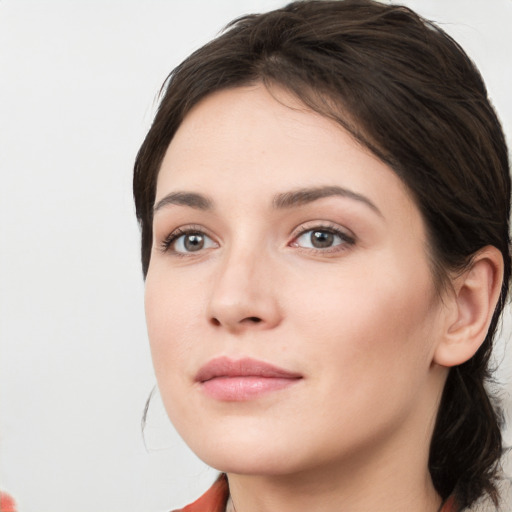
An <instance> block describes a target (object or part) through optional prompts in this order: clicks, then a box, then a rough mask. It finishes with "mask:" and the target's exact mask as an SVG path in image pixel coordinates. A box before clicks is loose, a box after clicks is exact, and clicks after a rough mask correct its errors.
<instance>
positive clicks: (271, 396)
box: [146, 84, 487, 512]
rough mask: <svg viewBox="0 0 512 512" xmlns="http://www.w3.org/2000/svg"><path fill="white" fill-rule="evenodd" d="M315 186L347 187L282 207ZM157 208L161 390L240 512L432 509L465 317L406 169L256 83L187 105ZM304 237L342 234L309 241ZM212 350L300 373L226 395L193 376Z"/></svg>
mask: <svg viewBox="0 0 512 512" xmlns="http://www.w3.org/2000/svg"><path fill="white" fill-rule="evenodd" d="M320 187H340V188H342V189H343V190H348V191H350V193H349V194H348V195H347V194H346V193H345V194H344V195H338V194H335V195H329V196H327V197H321V198H318V199H316V200H314V201H310V202H307V203H302V202H300V201H299V202H296V203H294V204H292V205H286V206H283V205H281V207H276V206H275V204H273V203H275V197H276V196H277V195H279V194H283V193H288V192H290V191H296V190H297V189H301V188H313V189H315V190H318V188H320ZM176 192H187V193H189V192H190V193H194V194H201V195H202V196H205V197H206V198H208V200H209V202H210V203H211V204H209V206H210V207H209V208H208V209H203V208H199V207H198V206H199V205H198V203H197V201H192V202H191V201H190V198H189V199H186V198H185V199H184V200H179V201H175V200H172V199H169V195H170V194H175V193H176ZM174 197H176V196H174ZM180 197H182V198H183V197H184V196H180ZM166 198H167V200H166ZM176 203H180V204H176ZM181 203H183V204H181ZM187 203H188V204H187ZM155 205H158V208H157V209H156V211H155V215H154V247H153V250H152V255H151V263H150V266H149V271H148V275H147V280H146V315H147V324H148V333H149V339H150V344H151V350H152V356H153V362H154V367H155V371H156V376H157V380H158V384H159V388H160V392H161V395H162V398H163V401H164V404H165V406H166V409H167V412H168V414H169V417H170V418H171V421H172V422H173V423H174V425H175V426H176V428H177V430H178V432H179V433H180V434H181V435H182V436H183V438H184V440H185V441H186V442H187V443H188V444H189V446H190V447H191V448H192V450H193V451H194V452H195V453H196V454H197V455H198V456H199V457H201V458H202V459H203V460H204V461H205V462H206V463H208V464H210V465H211V466H213V467H215V468H217V469H219V470H221V471H224V472H227V473H228V478H229V482H230V490H231V496H232V500H233V501H232V504H234V505H235V506H236V510H237V511H238V512H256V511H258V512H263V511H270V510H273V511H275V510H279V511H280V512H286V511H288V510H289V511H292V510H293V511H296V510H308V511H320V510H321V511H330V510H332V511H339V510H344V511H348V512H356V511H358V512H363V511H364V512H368V511H379V512H385V511H389V512H391V511H393V512H399V511H404V512H405V511H408V512H410V511H411V510H414V511H418V512H422V511H429V512H435V511H437V510H438V509H439V506H440V504H441V500H440V498H439V496H438V495H437V494H436V492H435V490H434V488H433V486H432V482H431V479H430V475H429V472H428V467H427V463H428V448H429V443H430V439H431V435H432V430H433V425H434V420H435V414H436V411H437V408H438V404H439V400H440V396H441V392H442V388H443V385H444V382H445V379H446V375H447V368H446V366H443V365H441V364H437V363H436V354H437V353H438V351H439V350H440V348H439V346H440V340H445V339H446V332H447V330H448V329H447V325H455V322H456V320H457V318H458V313H457V310H456V307H455V306H454V304H455V300H453V301H452V300H450V299H448V300H440V299H439V296H438V294H437V293H436V290H435V286H434V282H433V279H432V274H431V269H430V266H429V259H428V252H427V251H428V250H427V240H426V234H425V226H424V223H423V220H422V218H421V215H420V213H419V210H418V208H417V206H416V205H415V204H414V202H413V200H412V199H411V197H410V195H409V194H408V191H407V190H406V188H405V186H404V185H403V183H402V182H401V181H400V179H399V178H398V177H397V176H396V174H395V173H394V172H393V171H392V170H391V169H390V168H389V167H387V166H386V165H385V164H384V163H382V162H381V161H380V160H378V159H377V158H376V157H375V156H373V155H372V154H371V153H369V152H368V151H367V150H366V149H364V148H362V147H361V146H360V145H358V144H357V143H356V142H355V141H354V140H353V139H352V137H351V136H350V135H349V134H348V133H347V132H345V131H344V130H343V129H342V128H341V127H339V126H338V125H336V124H335V123H334V122H332V121H331V120H328V119H326V118H324V117H322V116H320V115H318V114H316V113H313V112H311V111H309V110H308V109H307V108H306V107H304V106H303V105H302V104H301V103H300V102H299V101H298V100H296V99H295V98H293V97H292V96H290V95H289V94H288V93H286V92H285V91H283V90H280V89H278V88H276V89H275V90H274V89H273V90H272V94H271V93H270V92H269V91H268V90H267V89H265V88H264V87H263V86H262V85H259V84H257V85H254V86H251V87H243V88H237V89H232V90H226V91H221V92H218V93H215V94H213V95H211V96H209V97H207V98H206V99H204V100H203V101H202V102H201V103H199V104H198V105H196V106H195V107H194V108H193V110H192V111H191V112H190V113H189V114H188V115H187V116H186V118H185V120H184V121H183V123H182V125H181V126H180V128H179V130H178V131H177V133H176V135H175V137H174V138H173V140H172V142H171V144H170V146H169V148H168V150H167V153H166V155H165V158H164V160H163V163H162V167H161V171H160V174H159V177H158V183H157V194H156V201H155ZM202 206H205V205H202ZM180 228H181V229H182V230H183V229H192V230H193V231H194V232H196V233H204V236H205V237H206V238H203V241H204V246H203V248H200V249H199V250H196V251H188V252H186V251H187V248H186V247H185V245H184V241H185V239H186V235H182V236H181V237H180V234H181V232H178V233H176V230H177V229H180ZM301 229H302V230H303V232H301V231H300V230H301ZM307 230H310V231H307ZM311 230H316V231H321V232H322V233H323V234H324V235H325V234H326V232H327V234H328V232H330V231H333V230H339V232H340V233H341V234H337V235H335V236H334V237H333V238H332V246H331V247H326V248H315V247H313V246H312V242H311V236H310V235H311ZM172 233H175V235H176V236H177V237H178V238H177V239H176V240H175V241H174V242H173V243H171V244H167V247H165V248H164V247H163V245H164V243H165V240H166V239H167V238H168V237H169V235H170V234H172ZM301 233H302V234H301ZM486 268H487V267H486ZM484 273H485V272H484ZM460 288H461V287H459V289H460ZM468 293H469V292H468ZM473 309H474V308H473ZM484 328H485V326H484V327H483V328H482V329H484ZM468 350H469V349H468ZM471 350H473V348H471ZM475 350H476V348H475ZM442 353H443V354H445V355H446V354H452V352H449V351H448V352H447V351H446V350H445V352H442ZM219 356H227V357H230V358H232V359H238V358H242V357H251V358H254V359H258V360H262V361H265V362H268V363H270V364H273V365H276V366H279V367H281V368H285V369H287V370H288V371H293V372H295V373H298V374H300V375H301V376H302V378H301V379H300V380H298V381H297V382H296V383H294V384H293V385H291V386H288V387H286V388H284V389H281V390H279V391H273V392H270V393H266V394H263V395H261V396H258V397H256V398H255V399H251V400H245V401H238V402H232V401H222V400H217V399H214V398H212V397H211V396H208V395H207V394H205V393H204V392H203V390H202V389H201V386H200V385H199V384H198V383H197V382H196V381H195V376H196V374H197V372H198V370H199V369H200V368H201V367H202V366H203V365H204V364H205V363H207V362H208V361H210V360H211V359H212V358H214V357H219ZM447 357H448V358H449V355H448V356H447ZM461 357H466V358H467V357H469V356H467V355H466V354H465V353H464V354H463V355H462V356H461ZM455 359H457V358H455ZM456 362H457V361H454V364H455V363H456ZM232 504H230V507H232Z"/></svg>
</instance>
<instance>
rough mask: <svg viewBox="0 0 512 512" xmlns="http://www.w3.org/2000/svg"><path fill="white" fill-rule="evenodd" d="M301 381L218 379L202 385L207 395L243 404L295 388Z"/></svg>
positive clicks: (257, 378) (285, 379)
mask: <svg viewBox="0 0 512 512" xmlns="http://www.w3.org/2000/svg"><path fill="white" fill-rule="evenodd" d="M299 380H300V379H295V378H293V379H287V378H280V377H256V376H248V377H216V378H214V379H211V380H207V381H205V382H202V383H201V388H202V390H203V391H204V393H205V394H207V395H208V396H210V397H212V398H215V399H216V400H222V401H225V402H243V401H246V400H253V399H255V398H258V397H260V396H261V395H265V394H267V393H271V392H272V391H279V390H281V389H285V388H287V387H289V386H293V384H296V383H297V382H298V381H299Z"/></svg>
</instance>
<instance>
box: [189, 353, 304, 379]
mask: <svg viewBox="0 0 512 512" xmlns="http://www.w3.org/2000/svg"><path fill="white" fill-rule="evenodd" d="M217 377H265V378H280V379H300V378H301V377H302V375H300V374H299V373H296V372H292V371H289V370H285V369H284V368H279V367H278V366H274V365H272V364H269V363H266V362H264V361H259V360H257V359H251V358H248V357H246V358H243V359H230V358H229V357H216V358H214V359H212V360H211V361H208V363H206V364H205V365H204V366H202V367H201V368H200V369H199V371H198V372H197V375H196V377H195V380H196V381H197V382H206V381H207V380H210V379H215V378H217Z"/></svg>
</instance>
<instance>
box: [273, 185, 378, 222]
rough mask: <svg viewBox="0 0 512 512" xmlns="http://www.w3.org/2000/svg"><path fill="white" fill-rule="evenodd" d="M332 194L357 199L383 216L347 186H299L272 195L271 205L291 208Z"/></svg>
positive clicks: (368, 201)
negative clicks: (295, 188)
mask: <svg viewBox="0 0 512 512" xmlns="http://www.w3.org/2000/svg"><path fill="white" fill-rule="evenodd" d="M332 196H339V197H345V198H348V199H353V200H355V201H359V202H361V203H363V204H365V205H366V206H368V207H369V208H370V209H372V210H373V211H374V212H375V213H377V214H378V215H379V216H381V217H383V215H382V212H381V211H380V210H379V209H378V208H377V206H376V205H375V204H374V203H373V202H372V201H370V199H368V198H367V197H365V196H363V195H361V194H358V193H357V192H353V191H352V190H349V189H347V188H343V187H338V186H334V185H333V186H324V187H311V188H299V189H297V190H292V191H290V192H284V193H283V194H278V195H276V196H275V197H274V201H273V206H274V208H277V209H283V208H293V207H296V206H302V205H305V204H309V203H312V202H314V201H317V200H318V199H323V198H324V197H332Z"/></svg>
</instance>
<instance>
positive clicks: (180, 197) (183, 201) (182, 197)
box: [153, 192, 213, 213]
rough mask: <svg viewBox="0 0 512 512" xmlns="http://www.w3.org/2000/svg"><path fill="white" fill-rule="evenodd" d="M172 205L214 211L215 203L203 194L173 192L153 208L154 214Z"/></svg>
mask: <svg viewBox="0 0 512 512" xmlns="http://www.w3.org/2000/svg"><path fill="white" fill-rule="evenodd" d="M170 205H181V206H189V207H190V208H195V209H197V210H212V209H213V201H212V200H211V199H209V198H208V197H206V196H203V195H202V194H196V193H195V192H171V193H170V194H167V195H166V196H165V197H164V198H163V199H160V201H158V203H156V205H155V206H154V207H153V213H156V212H157V211H158V210H161V209H162V208H164V207H165V206H170Z"/></svg>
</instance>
